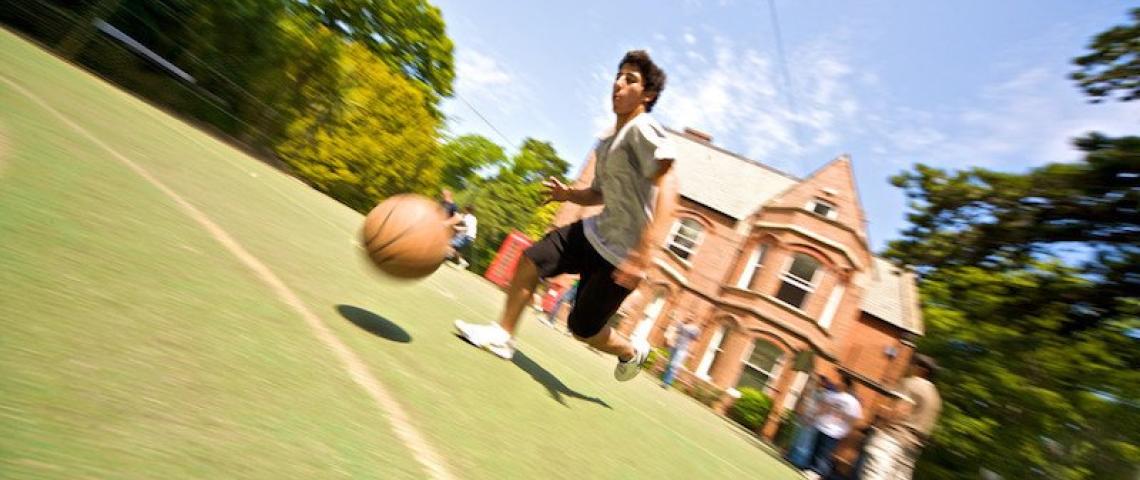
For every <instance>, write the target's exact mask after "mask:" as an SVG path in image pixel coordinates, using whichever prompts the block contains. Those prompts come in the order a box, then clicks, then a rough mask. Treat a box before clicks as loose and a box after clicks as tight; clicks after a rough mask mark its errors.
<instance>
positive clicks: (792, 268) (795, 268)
mask: <svg viewBox="0 0 1140 480" xmlns="http://www.w3.org/2000/svg"><path fill="white" fill-rule="evenodd" d="M819 267H820V264H819V260H816V259H815V258H812V257H811V256H810V255H805V254H802V253H797V254H796V255H795V256H794V257H792V261H791V262H790V263H789V264H788V268H787V270H785V271H784V273H782V274H780V280H781V281H780V290H778V291H777V292H776V298H778V299H780V301H782V302H784V303H786V304H788V305H791V306H793V307H796V308H803V306H804V303H805V301H806V300H807V297H808V296H809V295H811V293H812V292H814V291H815V287H816V285H817V284H818V283H819V270H820V269H819Z"/></svg>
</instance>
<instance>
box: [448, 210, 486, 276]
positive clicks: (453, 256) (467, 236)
mask: <svg viewBox="0 0 1140 480" xmlns="http://www.w3.org/2000/svg"><path fill="white" fill-rule="evenodd" d="M456 216H458V217H459V221H458V222H457V223H456V224H455V225H454V226H453V228H455V236H454V237H452V239H451V251H450V253H449V254H448V258H449V259H450V260H451V261H453V262H455V263H457V264H459V268H467V265H468V263H467V260H466V259H464V258H463V252H465V251H466V250H467V248H468V247H470V246H471V244H472V243H475V234H476V233H477V232H478V231H479V219H477V218H475V206H474V205H471V204H467V205H465V206H464V207H463V214H462V215H458V214H457V215H456Z"/></svg>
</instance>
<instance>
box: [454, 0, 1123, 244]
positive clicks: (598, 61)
mask: <svg viewBox="0 0 1140 480" xmlns="http://www.w3.org/2000/svg"><path fill="white" fill-rule="evenodd" d="M434 3H435V4H436V5H438V6H439V7H440V8H441V9H442V10H443V14H444V19H445V21H446V22H447V28H448V34H449V35H450V36H451V38H452V39H453V40H454V41H455V44H456V63H457V72H456V75H457V83H456V89H457V97H456V98H454V99H450V100H448V101H446V102H445V105H444V110H445V112H446V113H447V114H448V116H449V118H450V120H449V131H450V133H451V134H453V135H462V134H467V133H478V134H482V135H485V136H487V137H488V138H490V139H492V140H494V141H495V142H496V143H500V144H502V145H504V146H506V147H508V149H509V150H514V149H515V148H516V147H517V146H518V145H519V144H520V143H521V142H522V139H523V138H525V137H528V136H530V137H535V138H538V139H541V140H546V141H550V142H552V143H553V144H554V146H555V148H556V149H557V150H558V152H559V154H561V155H562V157H563V158H566V159H567V160H569V161H571V162H572V163H573V164H574V172H572V173H576V171H577V168H578V166H579V165H580V164H581V163H582V160H583V159H584V158H585V154H586V152H587V150H588V148H589V147H590V144H591V143H592V142H593V139H594V137H595V135H596V134H597V133H598V132H600V131H601V130H602V129H603V128H604V127H605V126H606V125H609V124H612V122H613V116H612V113H610V110H609V103H608V102H609V101H608V98H609V92H610V81H611V78H612V76H613V73H614V72H615V70H616V68H617V65H615V64H616V63H617V61H618V60H620V58H621V55H622V54H623V53H624V52H625V51H626V50H629V49H633V48H644V49H647V50H649V52H650V54H651V55H652V56H653V57H654V58H655V60H657V61H658V63H659V64H661V65H662V67H663V68H664V69H665V70H666V72H667V74H668V75H669V81H668V85H667V87H666V90H665V92H664V94H663V95H662V96H661V100H660V101H659V103H658V104H657V107H656V108H655V109H654V114H655V115H656V116H657V117H658V119H660V120H661V121H662V123H664V124H666V125H667V126H670V127H673V128H677V129H680V128H683V127H694V128H697V129H699V130H702V131H705V132H708V133H709V134H711V135H712V136H713V138H714V143H716V144H718V145H720V146H722V147H725V148H728V149H729V150H732V151H735V152H739V153H741V154H744V155H746V156H748V157H750V158H752V159H755V160H757V161H760V162H763V163H765V164H768V165H771V166H774V167H776V168H779V169H782V170H785V171H787V172H789V173H792V174H794V175H799V176H804V175H806V174H808V173H810V172H811V171H813V170H815V169H816V168H818V167H820V166H821V165H823V164H824V163H826V162H827V161H829V160H831V159H832V158H834V157H836V156H837V155H839V154H842V153H848V154H850V155H851V156H852V159H853V162H854V165H855V170H856V172H855V174H856V177H857V181H858V183H859V185H858V188H859V190H860V195H861V199H862V202H863V205H864V208H865V209H866V211H867V216H868V219H869V229H870V232H869V233H870V235H871V240H872V245H873V247H874V248H875V250H876V251H878V250H881V249H882V248H883V246H884V245H885V244H886V242H887V241H889V240H891V239H894V238H897V237H898V235H899V233H898V232H899V231H900V229H901V228H903V227H904V226H905V218H904V215H905V211H906V210H905V198H904V197H903V196H902V194H901V192H900V191H899V190H898V189H896V188H894V187H892V186H890V185H889V184H888V183H887V179H888V177H890V176H891V175H893V174H895V173H898V172H900V171H902V170H904V169H906V168H907V167H908V166H910V165H913V164H914V163H917V162H922V163H926V164H930V165H935V166H939V167H945V168H951V169H958V168H968V167H971V166H983V167H987V168H994V169H1000V170H1007V171H1024V170H1026V169H1028V168H1030V167H1032V166H1035V165H1040V164H1044V163H1048V162H1060V161H1073V160H1076V159H1077V158H1079V154H1078V152H1076V151H1075V150H1074V149H1073V148H1072V147H1071V146H1070V142H1069V140H1070V139H1071V138H1072V137H1074V136H1076V135H1079V134H1081V133H1083V132H1086V131H1090V130H1098V131H1102V132H1106V133H1109V134H1118V135H1119V134H1137V133H1140V128H1137V127H1140V125H1137V121H1138V120H1140V102H1132V103H1129V104H1122V103H1119V102H1113V103H1106V104H1100V105H1090V104H1088V103H1086V102H1085V99H1084V97H1083V96H1082V95H1081V94H1080V93H1079V92H1078V91H1077V89H1076V88H1075V87H1074V86H1073V84H1072V82H1071V81H1069V80H1068V79H1067V74H1068V73H1069V72H1070V71H1071V70H1072V68H1071V67H1070V63H1069V61H1070V59H1071V58H1072V57H1075V56H1077V55H1079V54H1082V53H1083V52H1084V51H1085V47H1086V45H1087V44H1088V41H1089V39H1090V37H1091V36H1092V35H1093V34H1095V33H1097V32H1100V31H1102V30H1104V29H1106V28H1108V27H1110V26H1112V25H1117V24H1121V23H1124V22H1125V21H1126V18H1127V10H1128V9H1129V8H1130V5H1129V4H1128V3H1127V2H1122V1H1096V0H1082V1H1079V2H1070V1H1049V2H1044V1H1001V2H984V1H954V2H908V1H901V0H899V1H892V2H888V1H876V0H865V1H859V2H834V1H831V2H823V1H814V0H795V1H793V0H775V2H774V5H775V13H776V17H777V18H778V22H775V23H774V22H773V16H772V10H771V9H770V8H769V3H768V2H767V1H763V0H761V1H756V0H753V1H734V0H675V1H656V2H654V1H624V2H620V1H619V2H601V1H576V2H535V1H533V0H531V1H489V2H472V1H461V0H435V1H434ZM774 25H776V26H778V29H779V31H780V34H781V35H780V38H781V39H782V44H783V53H784V55H783V58H784V59H785V61H784V62H781V60H780V58H781V55H780V51H779V49H778V48H777V42H776V38H777V36H776V34H775V28H774ZM785 72H786V75H785ZM468 103H469V104H470V105H471V106H472V107H474V109H475V110H477V111H478V112H479V113H481V114H482V115H483V116H484V117H486V119H487V121H489V122H490V123H491V124H492V125H494V127H495V128H496V129H497V130H498V132H496V131H495V130H492V129H491V127H489V126H488V125H487V123H486V122H484V121H483V120H482V119H480V118H479V116H478V115H476V114H475V113H474V111H473V110H472V108H470V107H469V106H468V105H467V104H468ZM500 133H501V134H500ZM504 137H505V138H504ZM682 181H684V179H682Z"/></svg>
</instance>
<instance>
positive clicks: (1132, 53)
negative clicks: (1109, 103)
mask: <svg viewBox="0 0 1140 480" xmlns="http://www.w3.org/2000/svg"><path fill="white" fill-rule="evenodd" d="M1131 16H1132V23H1130V24H1128V25H1120V26H1117V27H1113V28H1111V29H1109V30H1107V31H1105V32H1103V33H1101V34H1099V35H1097V36H1096V37H1095V38H1093V41H1092V44H1091V45H1089V48H1090V49H1091V50H1092V52H1091V53H1089V54H1087V55H1084V56H1081V57H1077V58H1076V59H1074V60H1073V63H1075V64H1077V66H1079V67H1081V68H1080V70H1077V71H1076V72H1073V74H1072V78H1073V79H1074V80H1076V81H1077V83H1078V84H1079V85H1080V87H1081V88H1082V89H1083V90H1084V91H1085V93H1086V94H1088V95H1089V96H1090V97H1092V99H1091V101H1092V102H1094V103H1096V102H1101V101H1104V100H1105V99H1108V98H1111V97H1112V95H1113V94H1119V95H1120V99H1121V100H1123V101H1128V100H1136V99H1140V8H1137V9H1133V10H1132V12H1131Z"/></svg>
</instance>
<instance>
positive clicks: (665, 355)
mask: <svg viewBox="0 0 1140 480" xmlns="http://www.w3.org/2000/svg"><path fill="white" fill-rule="evenodd" d="M668 361H669V349H667V348H657V347H654V348H651V349H650V350H649V357H648V358H646V359H645V364H644V365H642V367H641V368H644V369H645V371H647V372H651V373H653V374H658V373H661V372H664V371H665V370H664V367H665V363H666V362H668ZM658 367H661V368H660V369H658Z"/></svg>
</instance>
